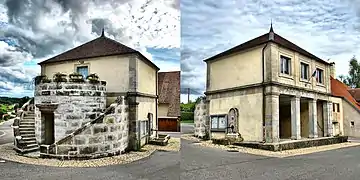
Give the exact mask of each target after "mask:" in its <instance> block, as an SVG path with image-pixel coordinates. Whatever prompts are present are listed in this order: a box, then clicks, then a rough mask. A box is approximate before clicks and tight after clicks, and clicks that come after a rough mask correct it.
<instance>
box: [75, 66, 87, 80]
mask: <svg viewBox="0 0 360 180" xmlns="http://www.w3.org/2000/svg"><path fill="white" fill-rule="evenodd" d="M79 68H86V69H87V74H88V75H89V74H90V72H89V66H88V65H78V66H76V72H77V73H79V71H78V70H79ZM79 74H81V73H79ZM81 75H82V74H81ZM88 75H87V76H88ZM84 79H86V76H85V77H84Z"/></svg>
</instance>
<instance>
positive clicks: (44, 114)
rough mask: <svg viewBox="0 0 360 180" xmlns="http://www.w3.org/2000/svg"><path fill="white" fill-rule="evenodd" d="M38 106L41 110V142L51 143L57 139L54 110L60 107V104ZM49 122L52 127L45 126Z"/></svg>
mask: <svg viewBox="0 0 360 180" xmlns="http://www.w3.org/2000/svg"><path fill="white" fill-rule="evenodd" d="M36 107H37V108H39V110H40V111H41V133H40V134H41V142H40V143H41V144H46V145H50V144H52V143H54V141H55V133H54V132H55V127H54V119H55V118H54V111H55V110H56V109H57V108H58V104H37V105H36ZM47 123H50V125H52V128H49V127H45V126H46V124H47Z"/></svg>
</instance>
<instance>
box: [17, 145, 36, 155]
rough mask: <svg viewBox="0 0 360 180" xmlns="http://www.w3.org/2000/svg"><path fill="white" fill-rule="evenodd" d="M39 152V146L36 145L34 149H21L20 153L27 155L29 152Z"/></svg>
mask: <svg viewBox="0 0 360 180" xmlns="http://www.w3.org/2000/svg"><path fill="white" fill-rule="evenodd" d="M37 150H39V146H38V145H36V146H34V147H27V148H26V149H22V150H21V152H22V153H29V152H34V151H37Z"/></svg>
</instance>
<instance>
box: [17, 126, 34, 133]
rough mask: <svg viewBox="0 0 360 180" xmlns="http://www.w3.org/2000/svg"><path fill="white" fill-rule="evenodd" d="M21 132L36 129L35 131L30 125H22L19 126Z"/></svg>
mask: <svg viewBox="0 0 360 180" xmlns="http://www.w3.org/2000/svg"><path fill="white" fill-rule="evenodd" d="M19 130H20V132H24V131H34V132H35V128H28V127H25V128H24V127H21V126H20V128H19Z"/></svg>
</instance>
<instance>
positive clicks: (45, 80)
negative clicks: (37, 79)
mask: <svg viewBox="0 0 360 180" xmlns="http://www.w3.org/2000/svg"><path fill="white" fill-rule="evenodd" d="M41 82H42V83H51V80H50V79H49V78H48V77H46V76H45V77H44V78H43V79H42V80H41Z"/></svg>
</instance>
